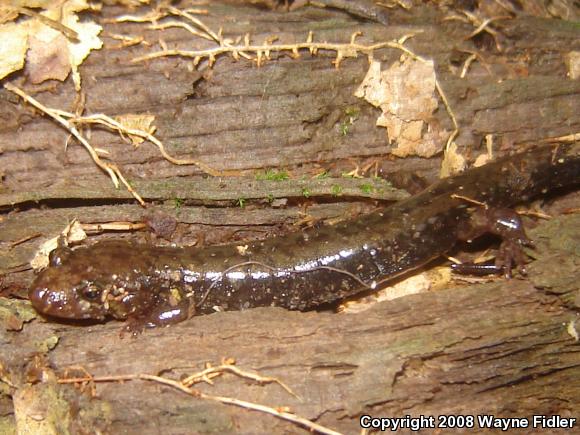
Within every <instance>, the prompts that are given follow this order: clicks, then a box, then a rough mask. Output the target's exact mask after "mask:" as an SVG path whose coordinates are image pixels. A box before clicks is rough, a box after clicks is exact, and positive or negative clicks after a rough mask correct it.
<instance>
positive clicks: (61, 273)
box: [29, 144, 580, 328]
mask: <svg viewBox="0 0 580 435" xmlns="http://www.w3.org/2000/svg"><path fill="white" fill-rule="evenodd" d="M579 149H580V146H579V145H577V144H573V145H570V144H569V145H550V146H543V147H538V148H536V149H532V150H528V151H525V152H522V153H519V154H515V155H512V156H508V157H505V158H501V159H498V160H496V161H494V162H491V163H488V164H487V165H484V166H482V167H478V168H472V169H469V170H467V171H465V172H464V173H462V174H460V175H457V176H454V177H450V178H447V179H443V180H440V181H438V182H436V183H435V184H433V185H431V186H430V187H428V188H427V189H426V190H424V191H423V192H421V193H419V194H417V195H415V196H412V197H410V198H409V199H406V200H403V201H401V202H398V203H396V204H394V205H391V206H388V207H385V208H381V209H379V210H377V211H375V212H372V213H370V214H367V215H364V216H362V217H358V218H356V219H353V220H348V221H344V222H342V223H339V224H337V225H333V226H330V225H327V226H324V225H323V226H321V227H315V228H310V229H307V230H304V231H301V232H297V233H292V234H289V235H286V236H284V237H277V238H270V239H266V240H261V241H254V242H251V243H248V244H247V245H243V246H240V245H235V244H231V245H223V246H209V247H183V248H180V247H156V246H151V245H142V244H135V243H132V242H128V241H103V242H99V243H96V244H94V245H92V246H84V247H78V248H76V249H70V248H59V249H57V250H56V251H55V252H53V254H52V256H51V264H50V266H49V267H48V268H46V269H45V270H44V271H42V272H41V273H40V274H39V275H38V276H37V277H36V279H35V280H34V282H33V284H32V285H31V287H30V292H29V296H30V300H31V302H32V305H33V306H34V308H36V310H38V311H39V312H40V313H42V314H44V315H47V316H53V317H57V318H65V319H93V320H97V321H103V320H106V319H109V318H115V319H120V320H124V319H129V320H130V324H132V325H133V326H132V327H137V328H138V327H139V325H141V326H142V325H146V326H163V325H168V324H171V323H175V322H178V321H181V320H184V319H187V318H189V317H191V316H192V315H194V314H207V313H212V312H215V311H224V310H244V309H249V308H253V307H263V306H280V307H285V308H287V309H290V310H309V309H313V308H316V307H318V306H320V305H321V304H327V303H331V302H335V301H338V300H341V299H343V298H346V297H349V296H351V295H354V294H356V293H359V292H361V291H363V290H373V289H375V288H378V287H379V286H380V285H381V284H382V283H383V282H385V281H389V280H392V279H394V278H396V277H399V276H401V275H402V274H405V273H407V272H409V271H411V270H413V269H416V268H418V267H420V266H423V265H425V264H426V263H428V262H430V261H431V260H433V259H435V258H437V257H439V256H440V255H442V254H444V253H446V252H448V251H450V250H451V249H452V248H453V247H454V246H455V244H456V242H457V241H458V240H459V239H469V238H473V237H475V236H478V235H479V234H481V233H483V232H493V233H496V234H499V235H500V236H503V237H504V244H505V245H504V249H500V252H502V255H500V257H501V258H500V264H498V266H500V267H504V269H505V268H508V269H510V270H511V266H512V262H513V261H514V260H515V261H516V262H518V263H519V262H521V259H522V258H521V254H519V253H518V252H519V247H520V246H521V245H524V244H526V243H527V242H528V240H527V237H525V233H524V232H523V230H522V229H521V224H520V223H519V221H518V219H519V218H518V217H517V215H515V213H513V212H511V211H509V210H507V209H506V207H509V206H512V205H514V204H516V203H520V202H525V201H528V200H530V199H531V198H533V197H535V196H538V195H541V194H544V193H546V192H548V191H551V190H554V189H557V188H561V187H565V186H572V185H576V184H579V183H580V157H579V154H580V153H579ZM475 201H479V202H481V203H482V204H485V206H480V205H475ZM498 210H499V211H498Z"/></svg>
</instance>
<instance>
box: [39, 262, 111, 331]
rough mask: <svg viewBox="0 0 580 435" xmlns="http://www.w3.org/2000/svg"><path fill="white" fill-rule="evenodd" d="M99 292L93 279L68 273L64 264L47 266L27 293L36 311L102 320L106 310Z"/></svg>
mask: <svg viewBox="0 0 580 435" xmlns="http://www.w3.org/2000/svg"><path fill="white" fill-rule="evenodd" d="M75 278H76V279H75ZM102 295H103V289H102V288H100V287H99V286H98V285H97V284H95V283H94V282H92V281H90V280H87V279H83V278H82V277H79V276H71V275H70V274H69V271H67V270H66V268H65V267H49V268H48V269H46V270H44V271H43V272H41V273H40V275H38V277H37V278H36V280H35V281H34V283H33V284H32V286H31V287H30V291H29V295H28V296H29V298H30V302H31V303H32V306H33V307H34V308H35V309H36V311H38V312H39V313H42V314H45V315H48V316H54V317H58V318H61V319H94V320H102V319H104V318H105V316H106V315H107V311H108V310H107V309H106V306H105V304H104V303H103V299H102Z"/></svg>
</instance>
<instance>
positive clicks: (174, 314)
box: [123, 298, 195, 336]
mask: <svg viewBox="0 0 580 435" xmlns="http://www.w3.org/2000/svg"><path fill="white" fill-rule="evenodd" d="M194 314H195V305H194V304H193V303H190V300H189V299H188V298H183V299H181V300H180V301H178V302H176V301H171V300H163V301H162V302H161V303H158V304H152V305H150V306H149V308H148V309H145V310H143V311H140V312H135V313H133V314H131V315H130V316H128V317H127V323H126V325H125V327H124V328H123V330H124V331H125V332H129V333H131V334H132V335H133V336H135V335H138V334H140V333H141V332H143V329H145V328H157V327H163V326H169V325H172V324H174V323H179V322H182V321H184V320H187V319H189V318H190V317H192V316H193V315H194Z"/></svg>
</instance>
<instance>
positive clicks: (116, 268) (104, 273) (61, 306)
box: [29, 242, 138, 320]
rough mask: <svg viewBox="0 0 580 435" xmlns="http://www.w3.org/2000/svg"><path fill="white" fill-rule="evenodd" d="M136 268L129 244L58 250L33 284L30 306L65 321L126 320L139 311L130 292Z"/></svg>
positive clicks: (103, 244)
mask: <svg viewBox="0 0 580 435" xmlns="http://www.w3.org/2000/svg"><path fill="white" fill-rule="evenodd" d="M121 247H124V249H121ZM133 252H135V250H133ZM132 264H133V263H132V255H131V253H128V252H127V245H126V244H125V245H116V244H113V243H108V242H107V243H99V244H96V245H93V246H91V247H88V248H85V247H83V248H78V249H75V250H71V249H68V248H58V249H57V250H55V251H54V252H53V253H52V254H51V257H50V266H49V267H48V268H46V269H45V270H43V271H42V272H41V273H40V274H39V275H38V276H37V277H36V280H35V281H34V282H33V283H32V286H31V287H30V290H29V298H30V302H31V303H32V306H33V307H34V308H35V309H36V310H37V311H38V312H40V313H41V314H45V315H48V316H53V317H57V318H61V319H79V320H80V319H93V320H103V319H105V317H107V316H111V317H114V318H118V319H124V318H126V317H127V316H128V315H129V314H130V313H131V312H132V311H134V310H135V308H136V301H135V295H136V290H135V289H133V290H131V289H129V288H128V287H129V286H130V282H131V281H134V280H132V279H131V276H132V275H131V271H132V270H133V265H132ZM137 290H138V289H137Z"/></svg>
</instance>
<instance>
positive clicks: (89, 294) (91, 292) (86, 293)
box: [81, 283, 101, 301]
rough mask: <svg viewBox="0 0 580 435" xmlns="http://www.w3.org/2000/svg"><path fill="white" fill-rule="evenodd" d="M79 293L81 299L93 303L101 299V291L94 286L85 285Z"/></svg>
mask: <svg viewBox="0 0 580 435" xmlns="http://www.w3.org/2000/svg"><path fill="white" fill-rule="evenodd" d="M81 293H82V295H83V297H84V298H85V299H88V300H89V301H95V300H97V299H99V298H100V297H101V289H100V288H99V287H98V286H96V285H95V284H90V283H89V284H87V285H86V286H85V287H83V289H82V290H81Z"/></svg>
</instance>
